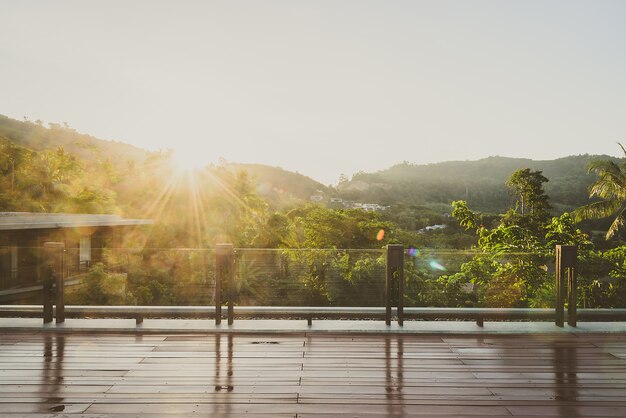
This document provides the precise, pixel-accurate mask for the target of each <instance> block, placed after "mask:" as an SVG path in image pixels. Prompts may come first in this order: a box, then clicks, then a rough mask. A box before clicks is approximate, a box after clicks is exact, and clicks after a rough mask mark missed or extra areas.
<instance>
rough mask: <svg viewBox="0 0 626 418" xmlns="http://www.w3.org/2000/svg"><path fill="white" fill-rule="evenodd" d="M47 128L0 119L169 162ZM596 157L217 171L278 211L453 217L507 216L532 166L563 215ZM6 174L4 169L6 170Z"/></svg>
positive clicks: (93, 151) (83, 152)
mask: <svg viewBox="0 0 626 418" xmlns="http://www.w3.org/2000/svg"><path fill="white" fill-rule="evenodd" d="M48 126H49V127H46V126H44V124H43V123H42V122H40V121H34V122H32V121H18V120H14V119H11V118H8V117H6V116H3V115H0V139H2V140H4V141H5V142H6V141H9V142H10V143H13V144H15V145H19V146H21V147H23V148H24V149H25V150H31V151H44V150H48V151H55V150H57V149H58V148H59V147H62V148H63V150H64V151H65V152H66V153H68V154H70V155H71V156H73V157H76V158H77V159H78V160H80V161H84V162H86V164H87V165H92V166H93V167H92V168H96V167H99V168H100V169H113V168H115V169H117V170H118V171H121V172H122V173H123V172H126V171H128V170H130V172H133V166H135V167H138V166H140V165H141V164H143V163H144V162H148V163H149V161H150V160H153V159H155V158H156V159H161V158H163V157H167V155H159V153H150V152H147V151H145V150H143V149H140V148H138V147H135V146H132V145H128V144H125V143H122V142H117V141H108V140H102V139H98V138H95V137H93V136H90V135H86V134H81V133H78V132H76V131H75V130H74V129H72V128H70V127H68V126H66V125H60V124H48ZM165 154H167V153H165ZM595 158H602V159H615V160H617V159H616V158H613V157H608V156H605V155H603V156H594V155H578V156H570V157H564V158H559V159H556V160H546V161H536V160H530V159H521V158H506V157H489V158H484V159H481V160H478V161H450V162H443V163H436V164H425V165H417V164H412V163H408V162H404V163H401V164H397V165H395V166H393V167H391V168H389V169H386V170H382V171H379V172H375V173H364V172H359V173H357V174H355V175H354V176H353V177H352V179H351V180H349V181H342V182H340V183H339V185H338V186H337V190H333V189H332V188H330V189H329V188H328V187H326V186H324V185H323V184H321V183H319V182H317V181H315V180H313V179H311V178H309V177H307V176H304V175H302V174H299V173H293V172H290V171H286V170H283V169H281V168H278V167H270V166H266V165H262V164H240V163H225V164H222V165H220V166H219V167H220V168H221V169H225V170H227V171H228V172H230V173H231V174H234V173H236V172H237V171H240V170H244V171H246V172H248V174H249V177H250V179H251V181H252V182H253V183H255V184H256V191H257V193H258V194H259V195H260V196H261V197H263V198H265V199H266V200H267V202H268V203H269V204H270V205H271V206H273V207H275V208H285V207H291V206H294V205H298V204H300V203H302V201H304V200H308V199H309V197H310V196H311V195H312V194H316V193H317V192H318V191H321V192H323V194H324V195H325V196H326V197H330V196H333V195H336V194H338V195H339V197H342V198H344V200H352V201H357V202H370V203H379V204H383V205H392V206H393V205H403V206H414V205H420V206H427V207H429V208H431V209H434V210H435V211H436V212H439V213H443V212H446V211H449V210H450V202H452V201H455V200H461V199H462V200H466V201H467V202H468V205H469V206H470V207H472V208H474V209H475V210H479V211H482V212H490V213H502V212H504V211H505V210H506V209H507V208H508V207H509V206H510V204H511V196H510V193H509V191H508V190H507V188H506V185H505V182H506V179H507V178H508V176H509V175H510V174H511V173H512V172H514V171H516V170H518V169H521V168H530V169H532V170H541V171H543V175H544V176H545V177H547V178H548V179H549V182H548V183H546V185H545V189H546V193H547V194H548V196H550V201H551V204H552V206H553V207H554V212H555V214H557V213H562V212H565V211H569V210H572V209H574V208H575V207H577V206H580V205H583V204H585V203H587V202H588V187H589V185H590V184H591V183H592V182H593V180H594V178H595V176H594V175H593V174H587V169H586V167H587V165H588V163H589V161H591V160H592V159H595ZM129 165H130V167H129ZM214 168H215V167H214ZM7 170H8V168H7V167H4V171H5V172H6V171H7ZM120 175H123V174H121V173H120ZM118 200H119V199H118Z"/></svg>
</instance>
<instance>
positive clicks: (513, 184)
mask: <svg viewBox="0 0 626 418" xmlns="http://www.w3.org/2000/svg"><path fill="white" fill-rule="evenodd" d="M547 182H548V179H547V178H546V177H544V176H543V174H542V173H541V171H532V170H531V169H529V168H524V169H521V170H517V171H515V172H514V173H513V174H511V176H510V177H509V179H508V180H507V182H506V185H507V187H508V188H509V190H511V192H512V193H513V195H514V196H515V198H516V202H515V207H514V208H513V209H512V210H510V211H509V212H508V213H507V215H506V216H505V218H504V222H505V223H509V224H519V225H523V226H528V227H530V228H531V229H533V230H535V231H539V230H540V229H541V227H542V226H543V225H545V223H546V222H547V221H548V220H549V219H550V210H551V209H552V208H551V206H550V203H549V198H548V196H547V195H546V194H545V192H544V190H543V184H544V183H547Z"/></svg>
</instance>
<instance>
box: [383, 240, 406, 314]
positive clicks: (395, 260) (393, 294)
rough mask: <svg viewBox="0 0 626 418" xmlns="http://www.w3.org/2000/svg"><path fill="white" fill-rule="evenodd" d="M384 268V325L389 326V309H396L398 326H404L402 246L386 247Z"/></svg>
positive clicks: (391, 245) (390, 245) (392, 245)
mask: <svg viewBox="0 0 626 418" xmlns="http://www.w3.org/2000/svg"><path fill="white" fill-rule="evenodd" d="M386 250H387V251H386V253H385V255H386V257H385V258H386V263H385V264H386V267H385V324H387V325H391V307H392V305H393V304H394V303H395V304H396V305H397V307H398V324H399V325H403V324H404V246H403V245H401V244H389V245H387V247H386Z"/></svg>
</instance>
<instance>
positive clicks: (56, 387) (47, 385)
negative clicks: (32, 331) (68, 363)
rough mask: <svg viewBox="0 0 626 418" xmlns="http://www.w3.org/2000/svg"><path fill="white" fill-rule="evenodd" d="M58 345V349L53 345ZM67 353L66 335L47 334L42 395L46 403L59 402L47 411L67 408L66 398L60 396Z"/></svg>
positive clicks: (59, 410) (58, 410)
mask: <svg viewBox="0 0 626 418" xmlns="http://www.w3.org/2000/svg"><path fill="white" fill-rule="evenodd" d="M54 346H56V350H53V347H54ZM64 354H65V337H64V336H52V335H46V336H45V339H44V350H43V373H42V376H41V377H42V381H41V395H42V396H41V397H42V399H44V400H45V402H46V404H57V405H53V406H51V407H49V408H48V409H47V410H46V411H45V412H50V411H52V412H61V411H63V410H65V405H63V401H64V398H63V397H61V396H59V395H60V389H61V387H62V385H63V357H64Z"/></svg>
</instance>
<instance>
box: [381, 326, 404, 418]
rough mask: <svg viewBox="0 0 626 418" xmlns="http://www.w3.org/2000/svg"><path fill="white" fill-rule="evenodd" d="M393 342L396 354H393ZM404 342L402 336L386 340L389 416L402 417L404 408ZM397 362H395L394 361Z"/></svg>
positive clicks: (386, 386) (386, 380)
mask: <svg viewBox="0 0 626 418" xmlns="http://www.w3.org/2000/svg"><path fill="white" fill-rule="evenodd" d="M393 342H395V348H396V352H395V355H394V353H393V349H392V348H393V345H394V344H393ZM403 358H404V341H403V339H402V336H396V337H387V338H385V398H386V399H387V415H388V416H392V415H393V416H398V415H402V412H403V406H404V394H403V392H402V391H403V389H404V365H403ZM394 360H395V361H394Z"/></svg>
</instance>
